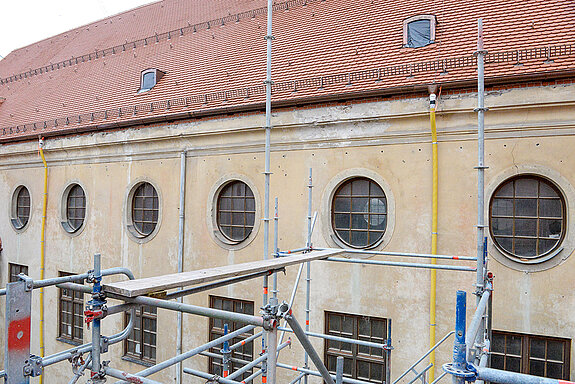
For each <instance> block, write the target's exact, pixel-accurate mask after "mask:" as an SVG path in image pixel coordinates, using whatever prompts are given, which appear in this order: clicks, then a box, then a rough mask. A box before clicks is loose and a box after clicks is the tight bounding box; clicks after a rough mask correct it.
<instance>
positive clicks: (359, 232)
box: [331, 177, 387, 248]
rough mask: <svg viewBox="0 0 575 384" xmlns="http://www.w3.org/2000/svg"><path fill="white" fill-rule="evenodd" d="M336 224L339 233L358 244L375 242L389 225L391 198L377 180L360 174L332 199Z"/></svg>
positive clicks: (364, 244)
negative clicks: (388, 202)
mask: <svg viewBox="0 0 575 384" xmlns="http://www.w3.org/2000/svg"><path fill="white" fill-rule="evenodd" d="M331 218H332V226H333V229H334V231H335V234H336V236H337V237H338V238H339V239H340V240H341V241H342V242H344V243H345V244H347V245H349V246H351V247H355V248H367V247H370V246H373V245H375V244H376V243H377V242H378V241H379V240H381V238H382V237H383V234H384V233H385V229H386V227H387V199H386V197H385V193H384V192H383V189H382V188H381V187H380V186H379V185H378V184H377V183H376V182H375V181H373V180H371V179H368V178H365V177H356V178H352V179H349V180H346V181H345V182H344V183H343V184H341V185H340V186H339V187H338V188H337V190H336V192H335V194H334V196H333V201H332V210H331Z"/></svg>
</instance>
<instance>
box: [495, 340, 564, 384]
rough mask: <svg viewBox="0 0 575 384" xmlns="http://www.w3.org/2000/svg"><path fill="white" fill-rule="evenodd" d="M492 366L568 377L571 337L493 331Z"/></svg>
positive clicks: (553, 376) (550, 376) (555, 376)
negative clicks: (562, 337)
mask: <svg viewBox="0 0 575 384" xmlns="http://www.w3.org/2000/svg"><path fill="white" fill-rule="evenodd" d="M492 338H493V340H492V344H491V345H492V352H491V367H492V368H495V369H503V370H506V371H512V372H519V373H525V374H528V375H535V376H542V377H548V378H552V379H559V380H563V379H565V380H569V355H570V346H571V340H569V339H561V338H556V337H547V336H540V335H526V334H521V333H512V332H503V331H496V330H494V331H493V337H492Z"/></svg>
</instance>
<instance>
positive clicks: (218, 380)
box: [184, 368, 243, 384]
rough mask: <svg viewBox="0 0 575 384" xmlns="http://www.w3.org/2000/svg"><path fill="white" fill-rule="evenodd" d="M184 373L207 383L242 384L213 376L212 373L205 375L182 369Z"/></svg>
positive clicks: (193, 370)
mask: <svg viewBox="0 0 575 384" xmlns="http://www.w3.org/2000/svg"><path fill="white" fill-rule="evenodd" d="M184 373H187V374H188V375H194V376H197V377H201V378H202V379H206V380H209V381H208V382H214V381H215V382H218V383H221V384H242V383H243V382H239V381H235V380H229V379H226V378H223V377H220V376H215V375H214V374H212V373H205V372H202V371H196V370H195V369H191V368H184Z"/></svg>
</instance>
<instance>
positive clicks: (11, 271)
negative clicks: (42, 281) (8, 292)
mask: <svg viewBox="0 0 575 384" xmlns="http://www.w3.org/2000/svg"><path fill="white" fill-rule="evenodd" d="M20 273H23V274H25V275H26V276H28V266H27V265H24V264H16V263H8V282H9V283H14V282H17V281H20V279H19V278H18V274H20Z"/></svg>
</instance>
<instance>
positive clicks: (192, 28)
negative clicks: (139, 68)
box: [0, 0, 326, 85]
mask: <svg viewBox="0 0 575 384" xmlns="http://www.w3.org/2000/svg"><path fill="white" fill-rule="evenodd" d="M324 1H326V0H285V1H283V2H281V3H275V4H273V8H272V10H273V11H276V10H289V9H290V8H293V7H295V6H306V5H307V4H308V3H317V2H324ZM150 4H155V3H150ZM150 4H147V5H150ZM147 5H143V6H141V7H144V6H147ZM141 7H138V8H141ZM134 9H137V8H134ZM131 11H133V9H132V10H130V11H126V12H131ZM258 15H267V6H266V7H261V8H256V9H251V10H249V11H243V12H240V13H236V14H233V15H228V16H224V17H220V18H217V19H212V20H208V21H203V22H200V23H196V24H189V23H188V25H187V26H185V27H181V28H177V29H173V30H171V31H167V32H162V33H160V34H158V33H156V34H155V35H152V36H147V37H144V38H142V39H138V40H134V41H130V42H126V43H124V44H119V45H116V46H113V47H110V48H104V49H102V50H97V49H96V50H95V51H94V52H91V53H87V54H84V55H81V56H78V57H72V58H70V59H66V60H62V61H59V62H56V63H50V64H48V65H45V66H42V67H40V68H36V69H30V70H29V71H25V72H21V73H18V74H14V75H12V76H9V77H5V78H0V85H5V84H8V83H12V82H14V81H18V80H23V79H27V78H29V77H33V76H37V75H41V74H43V73H47V72H51V71H55V70H59V69H63V68H66V67H71V66H72V65H75V64H81V63H84V62H86V61H91V60H92V59H94V60H96V59H98V58H100V57H105V56H106V55H110V54H112V55H114V54H116V52H124V51H126V47H127V48H130V47H131V48H132V49H135V48H137V47H140V46H146V45H148V42H149V41H151V42H156V43H159V42H160V41H163V40H165V41H168V40H170V39H171V38H172V36H173V35H178V34H179V36H184V35H185V34H187V33H190V32H192V33H195V32H197V31H198V30H209V29H210V28H211V27H212V26H216V25H225V24H226V23H228V22H239V21H240V20H242V19H247V18H250V19H251V18H255V17H256V16H258ZM111 17H112V16H111ZM102 20H105V19H102ZM92 24H93V23H92ZM86 25H91V24H86ZM78 28H81V27H77V28H74V29H71V30H70V31H74V30H76V29H78ZM70 31H66V32H63V33H62V34H64V33H68V32H70ZM56 36H59V35H56ZM42 41H43V40H42ZM33 44H35V43H33ZM33 44H30V45H33Z"/></svg>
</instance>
